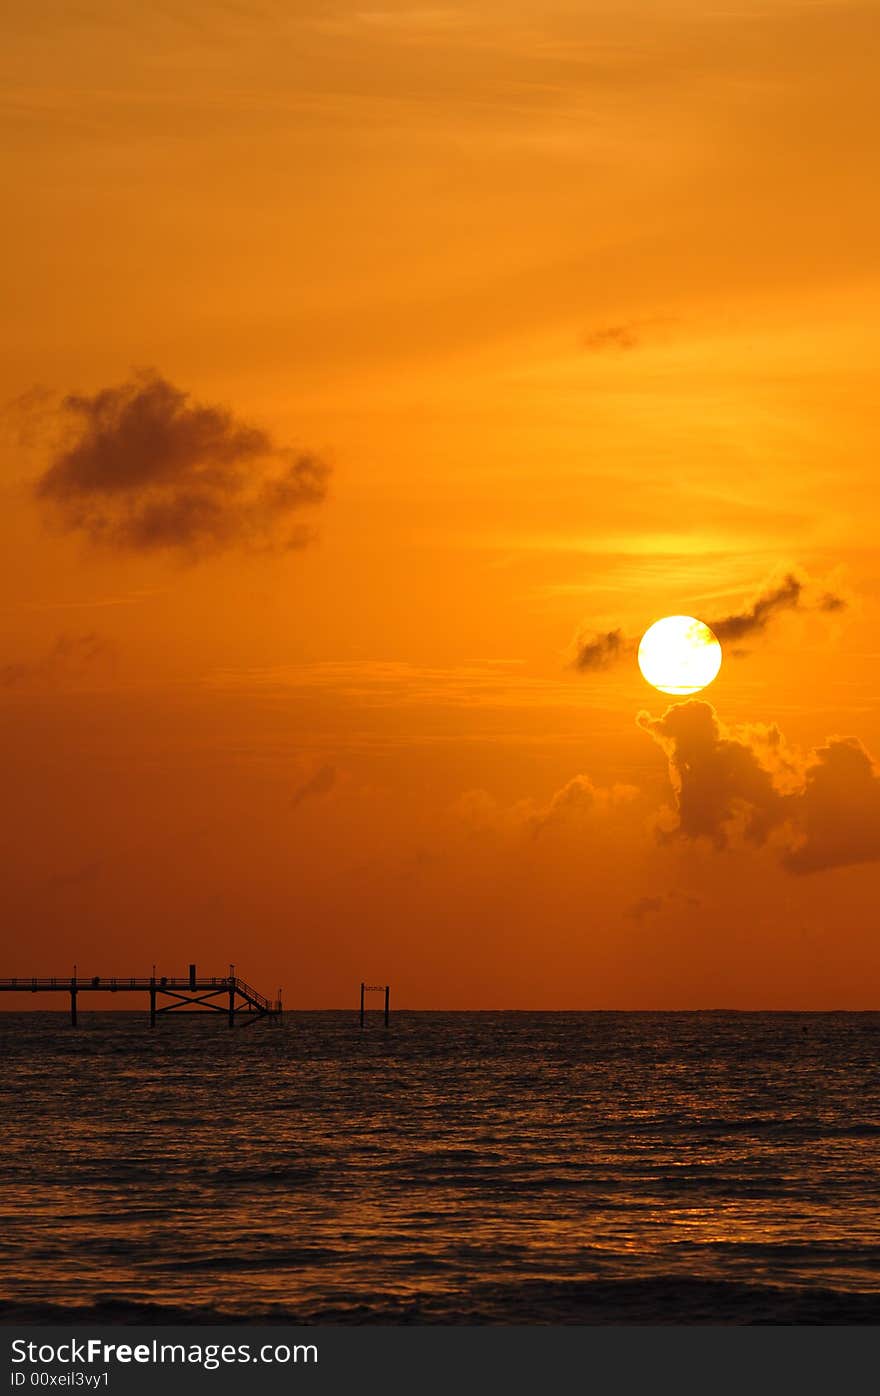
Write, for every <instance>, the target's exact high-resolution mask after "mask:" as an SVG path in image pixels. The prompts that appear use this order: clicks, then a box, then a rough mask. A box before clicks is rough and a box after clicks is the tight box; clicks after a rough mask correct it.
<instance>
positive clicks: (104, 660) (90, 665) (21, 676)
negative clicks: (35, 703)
mask: <svg viewBox="0 0 880 1396" xmlns="http://www.w3.org/2000/svg"><path fill="white" fill-rule="evenodd" d="M115 663H116V646H115V645H114V644H113V642H112V641H110V640H106V639H104V638H103V637H102V636H100V635H96V634H95V633H94V632H89V633H88V634H86V635H59V636H58V638H57V639H56V640H55V642H54V644H53V645H52V647H51V649H49V650H48V652H47V653H46V654H43V655H40V657H39V658H38V659H32V660H25V661H20V662H18V663H14V664H3V665H0V688H58V687H63V686H64V685H66V684H68V683H76V682H78V681H79V682H81V681H82V680H83V679H89V678H95V677H97V676H99V675H100V674H101V673H102V672H103V673H106V672H108V671H109V670H112V668H113V667H114V666H115Z"/></svg>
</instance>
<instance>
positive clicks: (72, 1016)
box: [70, 965, 76, 1028]
mask: <svg viewBox="0 0 880 1396" xmlns="http://www.w3.org/2000/svg"><path fill="white" fill-rule="evenodd" d="M70 1026H71V1027H72V1028H75V1027H76V965H74V967H73V978H72V979H71V981H70Z"/></svg>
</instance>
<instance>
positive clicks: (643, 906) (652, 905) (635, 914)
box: [626, 891, 701, 922]
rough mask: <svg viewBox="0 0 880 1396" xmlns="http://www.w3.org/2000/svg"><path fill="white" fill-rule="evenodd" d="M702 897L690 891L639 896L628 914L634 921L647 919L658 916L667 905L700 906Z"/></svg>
mask: <svg viewBox="0 0 880 1396" xmlns="http://www.w3.org/2000/svg"><path fill="white" fill-rule="evenodd" d="M700 905H701V902H700V898H699V897H695V896H693V895H692V894H691V893H689V892H675V891H672V892H661V893H660V894H659V895H657V896H651V897H639V899H638V901H635V902H633V904H632V906H630V907H629V908H628V910H627V913H626V914H627V916H628V917H629V918H630V919H631V920H632V921H639V922H641V921H645V920H647V919H648V918H649V917H651V916H657V915H659V913H660V912H661V911H663V910H665V909H666V908H667V907H670V906H672V907H675V906H692V907H693V906H700Z"/></svg>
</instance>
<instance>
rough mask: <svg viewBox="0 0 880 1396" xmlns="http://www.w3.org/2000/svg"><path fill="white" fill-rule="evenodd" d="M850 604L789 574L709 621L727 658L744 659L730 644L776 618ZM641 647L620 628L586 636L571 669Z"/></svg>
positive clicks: (599, 665)
mask: <svg viewBox="0 0 880 1396" xmlns="http://www.w3.org/2000/svg"><path fill="white" fill-rule="evenodd" d="M848 604H849V603H848V602H847V600H846V598H845V597H843V596H841V595H840V594H839V593H838V592H835V591H829V590H825V591H822V592H820V593H817V589H816V584H815V583H814V582H811V581H809V580H808V579H807V578H804V577H799V576H798V575H797V574H796V573H794V572H789V573H788V574H787V575H786V576H785V577H784V578H783V579H782V581H781V582H776V583H773V584H771V585H769V586H767V587H765V588H764V590H763V591H762V592H761V593H760V595H759V596H758V597H757V598H756V599H755V600H754V601H753V602H752V603H751V604H750V605H748V606H746V607H744V608H743V609H742V610H741V611H734V612H733V613H732V614H730V615H727V616H722V617H720V619H718V620H711V621H708V622H707V624H708V626H709V629H710V630H712V631H713V632H714V634H715V635H716V636H717V638H718V639H719V640H722V641H725V642H726V643H728V645H729V646H730V647H729V648H728V650H727V653H728V655H730V656H732V657H733V658H743V657H744V656H745V655H747V654H748V650H747V649H745V648H743V647H742V646H741V645H738V644H736V643H733V644H731V642H736V641H740V640H743V639H748V638H754V637H755V636H757V635H761V634H762V633H763V632H764V631H765V630H766V628H767V626H768V625H769V623H770V622H771V621H772V620H773V619H774V618H775V617H776V616H779V615H782V614H784V613H785V612H786V611H819V612H823V613H825V614H832V613H834V612H837V611H843V610H846V608H847V606H848ZM638 646H639V642H638V640H633V639H630V638H629V636H627V635H625V634H624V633H623V630H622V629H620V628H619V627H618V628H617V629H614V630H607V631H604V632H599V633H592V634H589V633H585V634H583V635H581V636H579V637H578V639H577V640H576V641H575V645H574V658H573V660H572V668H573V669H577V670H578V671H579V672H580V673H592V672H596V671H598V670H603V669H611V668H613V667H614V665H616V664H618V663H620V662H621V660H624V659H628V658H630V656H632V655H634V654H636V652H637V650H638Z"/></svg>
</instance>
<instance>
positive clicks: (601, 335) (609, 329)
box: [581, 324, 641, 354]
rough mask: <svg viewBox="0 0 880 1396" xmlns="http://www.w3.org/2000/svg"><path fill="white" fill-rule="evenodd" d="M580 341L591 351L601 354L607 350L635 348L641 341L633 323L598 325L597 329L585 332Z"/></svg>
mask: <svg viewBox="0 0 880 1396" xmlns="http://www.w3.org/2000/svg"><path fill="white" fill-rule="evenodd" d="M581 343H582V344H583V347H584V348H585V349H589V350H590V351H591V352H592V353H594V354H601V353H603V352H607V351H608V350H611V351H614V350H617V351H626V350H628V349H635V348H637V347H638V345H639V344H640V343H641V336H640V334H639V333H638V331H637V328H636V326H635V324H623V325H600V326H599V328H598V329H595V330H590V331H589V332H588V333H587V334H585V335H584V336H583V338H582V340H581Z"/></svg>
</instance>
